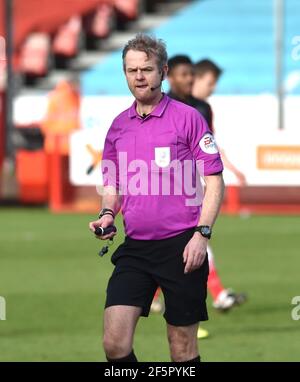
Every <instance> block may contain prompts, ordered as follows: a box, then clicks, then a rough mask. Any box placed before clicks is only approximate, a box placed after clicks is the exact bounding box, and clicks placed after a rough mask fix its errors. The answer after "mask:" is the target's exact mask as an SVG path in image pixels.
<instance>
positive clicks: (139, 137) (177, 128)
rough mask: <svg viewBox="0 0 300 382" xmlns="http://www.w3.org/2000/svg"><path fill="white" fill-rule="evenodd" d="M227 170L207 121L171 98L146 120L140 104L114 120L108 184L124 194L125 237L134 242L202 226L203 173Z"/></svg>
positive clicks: (104, 166) (106, 169)
mask: <svg viewBox="0 0 300 382" xmlns="http://www.w3.org/2000/svg"><path fill="white" fill-rule="evenodd" d="M107 164H109V165H107ZM114 168H115V169H116V171H115V170H114ZM196 168H197V170H196ZM222 170H223V164H222V161H221V158H220V154H219V152H218V148H217V146H216V144H215V142H214V138H213V136H212V134H211V131H210V129H209V128H208V126H207V123H206V121H205V119H204V118H203V117H202V116H201V114H200V113H199V112H198V111H197V110H195V109H194V108H192V107H190V106H188V105H185V104H184V103H182V102H179V101H175V100H173V99H171V98H169V97H168V96H167V95H165V94H164V95H163V97H162V99H161V101H160V102H159V104H158V105H157V106H156V107H155V109H154V110H153V111H152V112H151V113H150V114H149V115H147V117H145V118H142V117H141V116H139V114H138V113H137V112H136V102H134V103H133V105H132V106H131V107H130V108H129V109H127V110H125V111H124V112H122V113H121V114H119V115H118V116H117V117H116V118H115V119H114V121H113V123H112V125H111V127H110V129H109V131H108V133H107V136H106V140H105V145H104V151H103V158H102V172H103V180H104V186H107V185H112V186H114V187H116V189H118V190H119V192H120V193H121V194H122V213H123V217H124V225H125V233H126V235H128V236H129V237H131V238H133V239H137V240H160V239H165V238H168V237H172V236H175V235H178V234H180V233H182V232H184V231H185V230H187V229H189V228H193V227H196V226H197V224H198V221H199V216H200V213H201V200H202V198H201V195H200V197H199V196H198V198H197V196H196V194H197V192H196V189H197V190H198V189H199V188H201V185H200V184H199V182H197V180H199V179H200V177H199V173H200V174H201V173H202V174H201V175H212V174H215V173H219V172H221V171H222ZM198 191H199V190H198ZM200 194H201V193H200Z"/></svg>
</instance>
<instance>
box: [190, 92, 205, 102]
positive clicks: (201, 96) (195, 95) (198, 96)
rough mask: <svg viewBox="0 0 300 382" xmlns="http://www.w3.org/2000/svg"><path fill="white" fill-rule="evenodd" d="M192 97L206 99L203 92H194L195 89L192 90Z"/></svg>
mask: <svg viewBox="0 0 300 382" xmlns="http://www.w3.org/2000/svg"><path fill="white" fill-rule="evenodd" d="M193 97H195V98H197V99H199V100H202V101H206V98H207V97H205V95H204V94H201V92H196V91H195V90H193Z"/></svg>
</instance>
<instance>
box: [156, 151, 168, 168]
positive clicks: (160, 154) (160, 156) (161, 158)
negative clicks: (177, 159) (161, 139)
mask: <svg viewBox="0 0 300 382" xmlns="http://www.w3.org/2000/svg"><path fill="white" fill-rule="evenodd" d="M154 150H155V164H156V165H157V166H158V167H167V166H168V165H169V164H170V161H171V152H170V147H155V149H154Z"/></svg>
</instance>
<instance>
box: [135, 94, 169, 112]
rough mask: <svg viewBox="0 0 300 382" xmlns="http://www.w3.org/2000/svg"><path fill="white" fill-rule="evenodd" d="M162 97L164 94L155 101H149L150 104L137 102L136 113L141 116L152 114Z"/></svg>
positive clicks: (156, 97) (157, 96) (158, 95)
mask: <svg viewBox="0 0 300 382" xmlns="http://www.w3.org/2000/svg"><path fill="white" fill-rule="evenodd" d="M162 97H163V94H162V92H159V93H158V94H157V95H156V96H155V97H154V98H153V99H151V100H149V101H148V102H147V101H145V102H144V101H139V100H136V111H137V112H138V114H139V115H143V114H150V113H151V111H152V110H153V109H154V108H155V106H156V105H158V104H159V102H160V100H161V99H162Z"/></svg>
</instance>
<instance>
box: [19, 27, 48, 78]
mask: <svg viewBox="0 0 300 382" xmlns="http://www.w3.org/2000/svg"><path fill="white" fill-rule="evenodd" d="M49 51H50V38H49V36H48V35H47V34H46V33H32V34H31V35H29V36H28V38H27V39H26V41H25V43H24V45H23V46H22V48H21V51H20V58H19V70H20V72H22V73H24V74H28V75H34V76H37V77H39V76H44V75H45V74H47V72H48V56H49Z"/></svg>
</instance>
